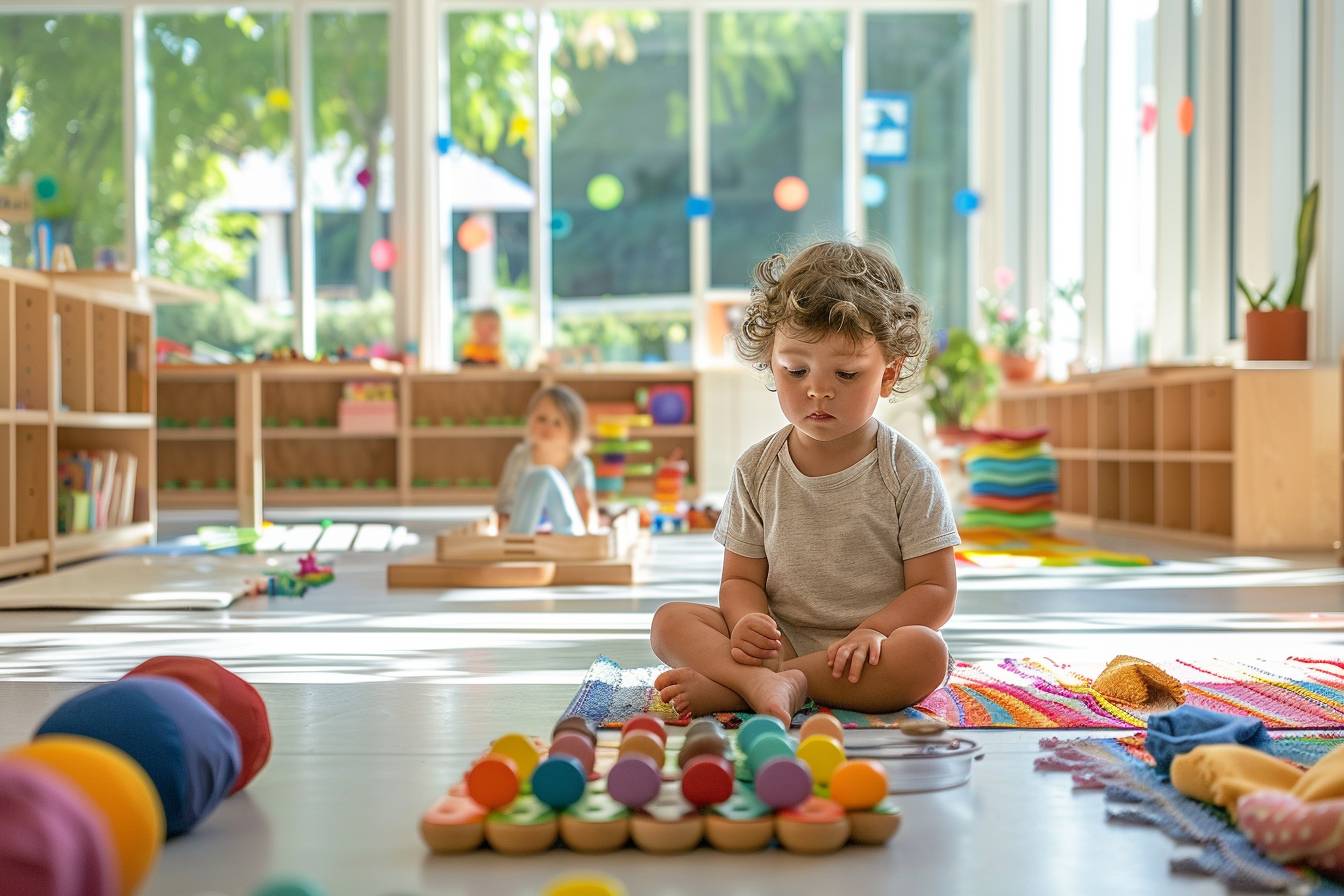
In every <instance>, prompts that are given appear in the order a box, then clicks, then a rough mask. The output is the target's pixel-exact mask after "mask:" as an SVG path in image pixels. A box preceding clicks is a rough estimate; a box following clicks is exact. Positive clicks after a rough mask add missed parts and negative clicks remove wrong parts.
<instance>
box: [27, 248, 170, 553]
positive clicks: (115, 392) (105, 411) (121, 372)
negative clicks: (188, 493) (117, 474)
mask: <svg viewBox="0 0 1344 896" xmlns="http://www.w3.org/2000/svg"><path fill="white" fill-rule="evenodd" d="M153 333H154V309H153V305H152V302H151V299H150V297H149V294H148V292H147V284H146V283H144V282H143V281H140V280H138V279H136V278H134V277H132V276H130V275H121V276H117V277H113V276H103V277H97V278H94V277H83V276H78V275H68V274H49V273H45V272H38V271H28V270H21V269H15V268H0V577H4V576H11V575H17V574H22V573H32V572H50V571H52V570H54V569H55V568H56V567H57V566H60V565H61V564H64V563H72V562H75V561H78V560H84V559H88V558H91V557H96V556H98V555H100V554H103V553H107V552H109V551H114V550H118V549H121V548H125V547H131V546H134V545H138V544H144V543H147V542H150V541H152V540H153V539H154V533H155V520H156V496H155V489H154V483H155V481H156V478H155V476H156V472H155V461H156V456H155V447H156V446H155V439H154V410H153V403H154V397H155V396H154V376H155V371H154V364H153ZM100 449H111V450H113V451H116V452H118V453H119V454H132V455H135V457H136V461H137V470H136V479H135V492H136V494H135V499H134V505H135V511H134V514H133V518H132V521H131V522H130V523H128V524H126V525H120V526H112V527H108V528H103V529H98V530H94V531H90V532H79V533H71V534H57V531H56V523H57V511H56V504H57V494H58V488H57V481H56V471H57V464H56V455H57V452H58V451H61V450H100Z"/></svg>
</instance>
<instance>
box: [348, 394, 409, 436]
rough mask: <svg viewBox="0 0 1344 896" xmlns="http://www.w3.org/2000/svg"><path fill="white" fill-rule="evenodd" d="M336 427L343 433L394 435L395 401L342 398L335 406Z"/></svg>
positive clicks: (395, 424)
mask: <svg viewBox="0 0 1344 896" xmlns="http://www.w3.org/2000/svg"><path fill="white" fill-rule="evenodd" d="M336 422H337V428H339V429H340V431H341V432H344V433H360V434H363V435H380V436H382V435H396V433H397V403H396V402H395V401H352V400H350V399H346V398H343V399H341V401H340V403H339V404H338V405H337V406H336Z"/></svg>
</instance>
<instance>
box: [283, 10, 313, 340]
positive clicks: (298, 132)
mask: <svg viewBox="0 0 1344 896" xmlns="http://www.w3.org/2000/svg"><path fill="white" fill-rule="evenodd" d="M310 16H311V13H310V11H309V10H308V8H307V6H306V5H305V4H302V3H300V4H299V5H298V7H297V8H296V9H295V11H294V14H293V16H292V18H291V21H290V29H289V85H290V88H289V92H290V97H291V103H292V105H291V109H290V113H289V114H290V118H289V132H290V142H291V143H292V144H293V147H294V149H293V152H294V214H293V216H292V217H291V218H290V228H289V236H290V259H291V271H290V274H291V284H292V286H291V289H292V291H293V295H294V345H295V347H296V348H297V349H298V350H299V351H300V352H302V353H303V354H304V355H307V356H312V355H313V354H315V353H316V351H317V293H316V285H315V284H316V277H315V274H314V269H313V265H314V253H313V238H314V237H313V208H312V199H311V197H309V195H308V153H309V150H310V147H311V146H312V142H313V128H312V121H313V88H312V82H313V79H312V70H313V69H312V52H311V46H310V43H311V40H310V37H311V33H312V32H311V28H310V25H311V19H310Z"/></svg>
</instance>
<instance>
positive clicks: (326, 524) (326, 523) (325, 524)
mask: <svg viewBox="0 0 1344 896" xmlns="http://www.w3.org/2000/svg"><path fill="white" fill-rule="evenodd" d="M320 525H321V526H322V528H323V529H328V528H330V527H331V520H323V521H322V522H321V523H320Z"/></svg>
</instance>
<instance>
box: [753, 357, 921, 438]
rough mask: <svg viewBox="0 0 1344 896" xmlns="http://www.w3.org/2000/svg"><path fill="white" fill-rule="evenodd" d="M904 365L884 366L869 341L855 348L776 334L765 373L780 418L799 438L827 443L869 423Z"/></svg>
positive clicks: (889, 392) (885, 362)
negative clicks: (769, 375) (768, 372)
mask: <svg viewBox="0 0 1344 896" xmlns="http://www.w3.org/2000/svg"><path fill="white" fill-rule="evenodd" d="M903 361H904V359H903V358H897V359H896V360H894V361H891V362H890V363H888V362H887V360H886V359H885V358H884V357H883V354H882V349H881V348H879V347H878V344H877V342H876V340H873V339H871V338H870V339H867V340H865V341H864V342H863V343H861V344H858V345H855V344H854V343H852V342H850V341H849V339H847V338H846V337H844V336H840V335H838V334H831V335H828V336H826V337H825V338H824V339H822V340H821V341H819V342H809V341H808V340H807V339H804V338H802V335H801V334H798V333H790V332H787V331H784V330H781V331H780V332H777V333H776V334H775V340H774V346H773V348H772V351H771V357H770V369H771V371H772V372H773V373H774V376H775V389H776V392H777V394H778V395H779V407H780V410H782V411H783V412H784V416H785V417H787V418H788V420H789V422H790V423H792V424H793V425H794V426H795V427H797V428H798V429H799V430H801V431H802V432H803V434H804V435H807V436H810V437H811V438H813V439H816V440H817V441H819V442H829V441H833V440H835V439H839V438H841V437H843V436H847V435H849V434H850V433H852V432H854V431H855V430H857V429H859V428H860V427H862V426H864V425H866V424H867V423H868V421H869V419H871V418H872V416H873V410H874V408H876V407H877V400H878V399H879V398H884V397H886V396H888V395H890V394H891V391H892V389H893V388H894V387H895V385H896V378H897V377H898V376H899V375H900V372H901V364H902V363H903Z"/></svg>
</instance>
